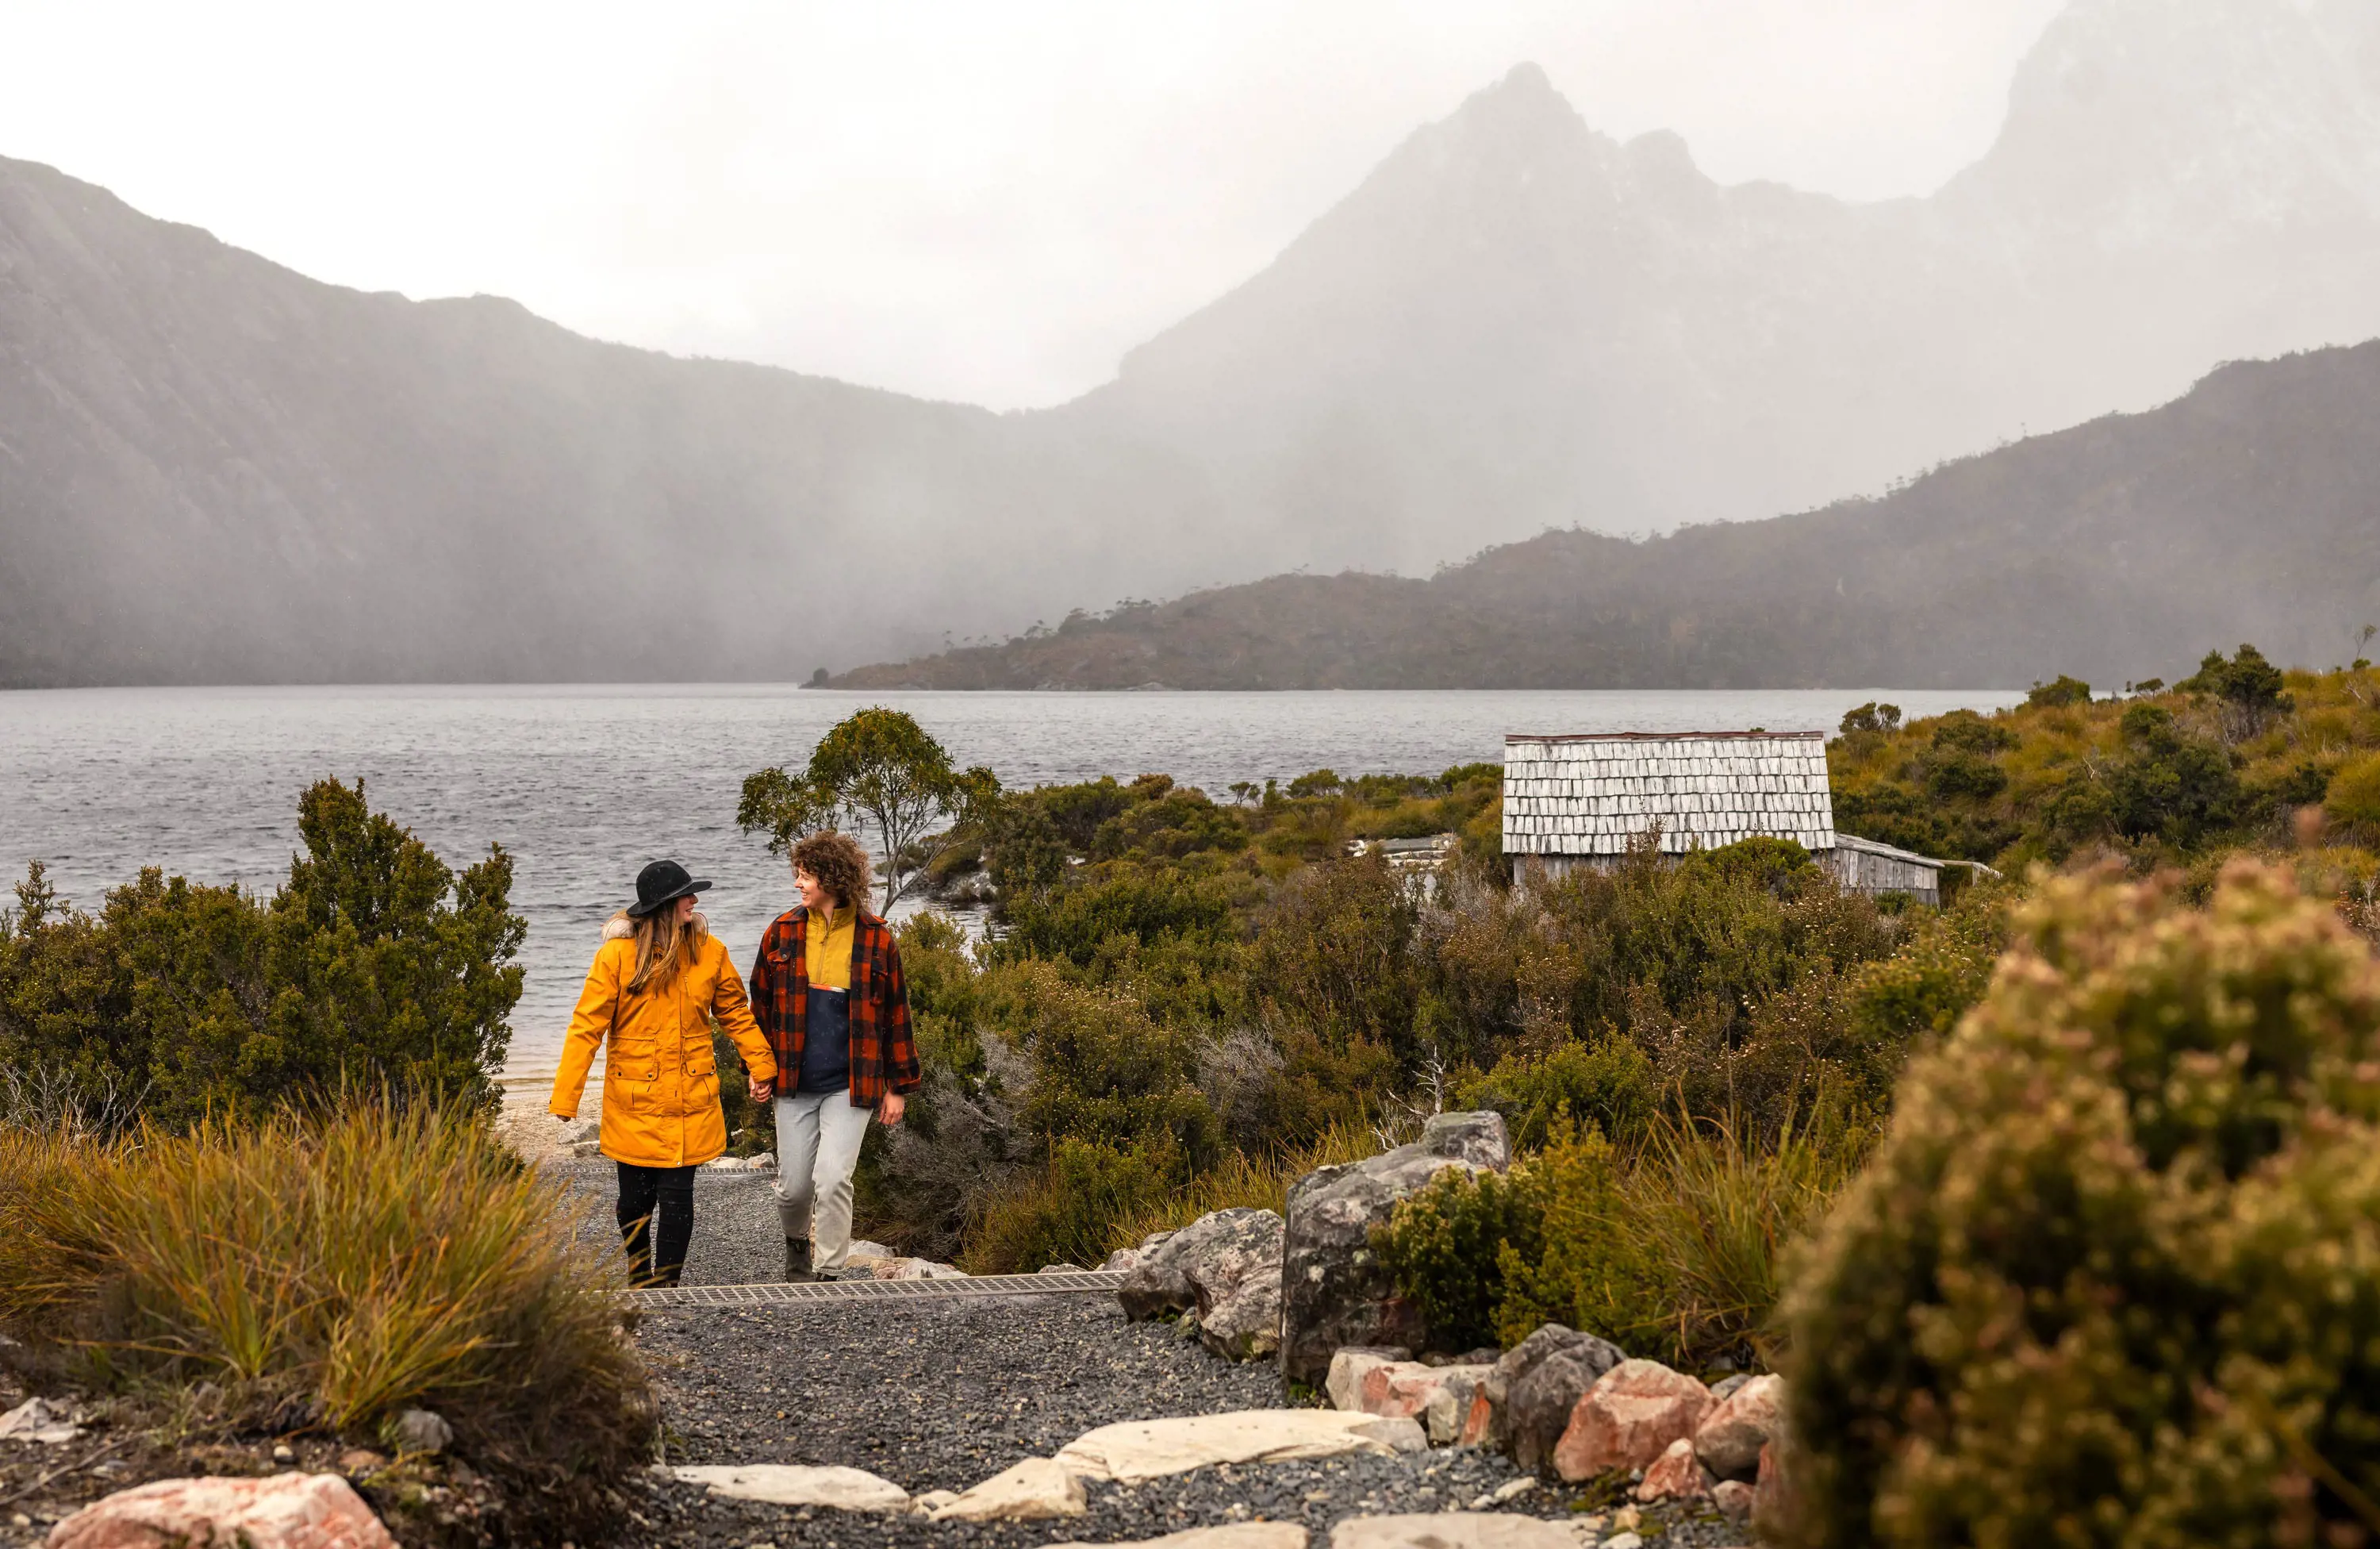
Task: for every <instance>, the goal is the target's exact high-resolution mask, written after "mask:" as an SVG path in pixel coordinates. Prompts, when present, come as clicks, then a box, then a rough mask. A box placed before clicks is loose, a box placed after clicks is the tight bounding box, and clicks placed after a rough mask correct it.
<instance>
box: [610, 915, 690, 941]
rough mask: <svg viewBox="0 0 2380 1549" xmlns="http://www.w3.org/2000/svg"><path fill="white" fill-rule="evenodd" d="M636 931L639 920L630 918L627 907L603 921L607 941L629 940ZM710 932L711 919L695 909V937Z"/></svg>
mask: <svg viewBox="0 0 2380 1549" xmlns="http://www.w3.org/2000/svg"><path fill="white" fill-rule="evenodd" d="M636 933H637V922H636V921H633V920H631V919H629V918H628V911H627V910H626V909H622V910H621V911H620V912H619V913H617V914H615V915H613V916H612V918H611V919H609V920H606V921H603V939H604V940H605V941H625V940H627V939H628V938H629V937H630V936H632V935H635V934H636ZM694 934H695V939H697V940H700V939H701V938H702V937H704V936H707V935H709V934H710V920H708V919H707V918H705V917H704V915H703V912H702V911H701V910H700V909H697V910H695V911H694Z"/></svg>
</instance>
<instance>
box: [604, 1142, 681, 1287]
mask: <svg viewBox="0 0 2380 1549" xmlns="http://www.w3.org/2000/svg"><path fill="white" fill-rule="evenodd" d="M615 1165H617V1166H618V1167H619V1169H620V1202H619V1204H618V1205H617V1206H616V1207H615V1214H617V1215H618V1217H619V1221H620V1238H621V1240H622V1241H623V1242H625V1243H626V1244H627V1248H628V1273H629V1275H630V1276H631V1277H632V1278H633V1279H634V1280H635V1281H636V1283H637V1285H639V1286H674V1285H676V1284H677V1277H678V1272H679V1271H680V1270H683V1269H684V1268H685V1267H686V1243H687V1242H689V1241H691V1240H692V1239H693V1237H694V1169H693V1168H692V1167H639V1166H637V1165H636V1164H634V1163H632V1162H621V1163H617V1164H615ZM656 1210H658V1211H659V1213H660V1214H661V1218H662V1220H661V1230H660V1234H659V1236H660V1238H661V1240H660V1242H659V1243H658V1244H656V1243H655V1242H654V1241H653V1237H654V1232H653V1227H652V1223H653V1215H654V1213H655V1212H656Z"/></svg>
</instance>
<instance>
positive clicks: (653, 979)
mask: <svg viewBox="0 0 2380 1549" xmlns="http://www.w3.org/2000/svg"><path fill="white" fill-rule="evenodd" d="M612 924H613V929H614V930H617V929H618V928H619V927H620V926H622V925H624V924H625V926H626V927H627V929H626V930H625V932H623V934H625V935H626V936H628V937H630V938H631V939H632V940H634V941H635V942H636V944H637V971H636V972H634V973H632V974H630V975H629V976H628V990H629V993H630V994H639V993H641V992H642V991H643V990H644V989H645V988H646V986H648V985H650V986H651V987H652V988H654V989H657V990H658V989H661V988H662V987H663V986H665V985H666V984H668V983H669V982H670V981H671V980H673V979H674V978H676V977H677V970H679V969H682V968H691V967H692V966H693V965H694V960H695V957H696V956H697V955H698V953H699V952H700V950H701V947H702V938H703V937H704V935H706V934H708V933H709V932H710V925H709V923H708V922H707V921H704V919H703V918H702V914H701V912H700V911H699V910H697V911H696V912H695V913H693V914H691V915H688V916H687V917H686V923H685V924H684V925H682V926H681V925H679V924H677V902H676V900H675V899H672V900H671V901H670V902H668V903H666V904H663V905H662V907H661V908H659V909H655V910H653V911H652V912H651V913H650V914H648V915H644V916H642V917H638V916H636V915H632V914H629V913H628V912H627V911H626V910H625V909H624V910H622V911H621V912H620V913H618V914H615V915H613V917H612Z"/></svg>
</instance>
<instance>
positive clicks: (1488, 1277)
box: [1373, 1165, 1551, 1354]
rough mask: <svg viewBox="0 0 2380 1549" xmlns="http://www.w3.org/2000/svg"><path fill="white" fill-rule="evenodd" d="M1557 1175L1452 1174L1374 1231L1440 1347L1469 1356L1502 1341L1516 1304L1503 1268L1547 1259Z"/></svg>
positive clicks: (1539, 1170) (1523, 1170) (1542, 1171)
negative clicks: (1507, 1262)
mask: <svg viewBox="0 0 2380 1549" xmlns="http://www.w3.org/2000/svg"><path fill="white" fill-rule="evenodd" d="M1550 1171H1551V1169H1548V1168H1543V1167H1532V1166H1528V1165H1523V1166H1520V1167H1516V1168H1514V1169H1513V1170H1512V1173H1511V1174H1510V1175H1508V1176H1503V1177H1500V1176H1498V1175H1497V1174H1495V1173H1481V1174H1477V1175H1474V1174H1471V1173H1468V1172H1465V1171H1463V1169H1462V1168H1459V1167H1450V1168H1448V1169H1447V1170H1446V1171H1444V1172H1442V1173H1440V1174H1439V1176H1438V1177H1436V1178H1434V1179H1432V1180H1431V1181H1430V1183H1429V1186H1428V1187H1427V1188H1426V1189H1422V1190H1421V1191H1420V1192H1419V1193H1417V1194H1415V1195H1414V1196H1412V1197H1411V1198H1410V1199H1407V1200H1405V1201H1403V1202H1402V1203H1401V1204H1399V1206H1398V1207H1397V1210H1396V1213H1395V1214H1393V1215H1391V1216H1390V1218H1389V1222H1388V1224H1387V1225H1386V1226H1381V1227H1378V1228H1377V1229H1376V1230H1375V1231H1374V1233H1373V1248H1374V1250H1376V1251H1378V1254H1379V1256H1380V1262H1382V1263H1384V1264H1386V1265H1388V1266H1389V1268H1390V1272H1391V1273H1393V1274H1394V1275H1396V1277H1397V1284H1398V1286H1399V1287H1401V1288H1402V1289H1403V1292H1404V1294H1405V1296H1406V1297H1407V1298H1408V1299H1411V1300H1412V1302H1413V1304H1414V1306H1415V1309H1417V1310H1418V1311H1420V1313H1421V1315H1422V1320H1423V1322H1424V1323H1426V1324H1427V1327H1428V1329H1429V1339H1430V1344H1431V1345H1432V1346H1433V1347H1435V1348H1438V1349H1440V1350H1443V1351H1446V1352H1447V1353H1449V1354H1461V1353H1462V1352H1463V1351H1466V1350H1473V1349H1476V1348H1480V1347H1481V1346H1484V1345H1493V1344H1497V1343H1500V1331H1499V1329H1498V1327H1497V1323H1498V1320H1499V1315H1500V1312H1501V1311H1502V1310H1503V1308H1504V1306H1505V1304H1506V1303H1507V1301H1509V1300H1511V1298H1509V1297H1508V1296H1507V1295H1506V1294H1505V1287H1504V1282H1503V1277H1502V1275H1501V1273H1500V1269H1499V1263H1500V1260H1501V1259H1502V1258H1503V1256H1504V1255H1506V1254H1508V1253H1509V1254H1511V1255H1512V1256H1513V1257H1514V1259H1515V1260H1516V1261H1518V1262H1523V1263H1534V1262H1537V1261H1538V1260H1539V1259H1541V1258H1542V1257H1543V1256H1544V1250H1545V1233H1546V1205H1547V1199H1546V1196H1547V1192H1548V1189H1547V1186H1548V1182H1549V1181H1550V1179H1549V1176H1548V1175H1549V1173H1550ZM1540 1321H1541V1322H1542V1321H1545V1320H1540ZM1530 1326H1531V1327H1535V1326H1536V1325H1535V1324H1531V1325H1530Z"/></svg>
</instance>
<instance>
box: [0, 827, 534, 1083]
mask: <svg viewBox="0 0 2380 1549" xmlns="http://www.w3.org/2000/svg"><path fill="white" fill-rule="evenodd" d="M297 831H298V835H299V837H300V839H301V840H302V841H303V843H304V845H305V851H304V853H303V854H301V855H298V856H297V857H295V858H294V859H293V860H291V861H290V865H289V876H288V880H287V881H286V882H285V883H284V884H283V885H282V887H281V888H280V890H279V891H278V892H276V893H274V894H273V896H271V897H269V898H265V897H259V896H256V895H253V894H250V893H247V892H244V891H242V890H241V889H240V888H238V887H237V886H231V887H208V886H201V885H197V884H191V883H188V882H186V881H184V880H183V879H181V878H180V877H175V878H171V879H168V878H166V877H165V876H164V875H163V874H162V873H161V872H157V871H155V870H151V871H146V872H142V873H141V874H140V878H139V880H137V881H135V882H133V883H131V884H128V885H126V886H123V887H119V888H117V889H116V890H115V891H114V892H113V893H110V894H109V895H108V896H107V901H106V904H105V906H104V907H103V909H101V911H100V912H99V913H98V914H97V915H96V916H93V915H89V914H83V913H79V912H77V911H74V910H71V909H66V908H64V907H63V906H62V905H60V903H59V902H58V900H57V897H56V895H55V891H54V890H53V889H52V888H51V887H50V885H49V883H48V881H47V879H46V878H45V877H44V876H43V875H42V870H41V868H40V867H39V865H36V866H34V867H33V869H32V871H31V872H30V874H29V875H28V877H27V878H26V880H25V882H24V883H23V884H20V885H19V886H18V889H17V898H18V908H17V909H14V910H12V911H10V912H9V913H7V914H6V915H5V916H0V1066H6V1067H7V1068H9V1069H12V1070H19V1071H41V1072H43V1073H45V1077H47V1078H55V1079H62V1080H65V1081H67V1082H68V1083H70V1084H71V1085H72V1086H73V1087H74V1088H75V1089H76V1090H78V1091H81V1092H123V1093H133V1094H137V1095H138V1097H139V1099H140V1113H141V1116H143V1117H145V1118H147V1119H149V1120H151V1121H152V1122H154V1123H157V1124H161V1125H165V1126H169V1127H175V1128H187V1127H188V1126H190V1125H193V1124H196V1123H198V1122H199V1121H200V1119H202V1118H204V1117H206V1116H210V1115H212V1116H217V1117H224V1116H245V1117H254V1116H259V1115H261V1114H263V1113H265V1112H267V1111H269V1110H271V1109H272V1108H273V1107H275V1106H277V1105H279V1104H284V1103H287V1102H292V1101H296V1102H300V1103H303V1102H308V1101H321V1100H325V1099H328V1098H330V1097H331V1096H333V1095H334V1094H335V1093H336V1092H338V1091H339V1090H340V1089H341V1088H342V1087H343V1086H344V1085H345V1084H346V1083H347V1082H349V1081H353V1080H359V1081H363V1082H366V1083H368V1084H370V1085H374V1086H381V1085H385V1086H388V1087H390V1088H393V1089H395V1090H397V1091H400V1092H406V1093H408V1094H411V1095H415V1096H419V1097H424V1098H427V1099H430V1100H432V1101H436V1102H441V1103H460V1104H466V1105H468V1106H474V1107H480V1108H492V1107H493V1106H494V1105H495V1104H496V1102H497V1092H496V1084H495V1077H496V1073H497V1072H498V1071H499V1070H500V1069H501V1068H502V1067H503V1065H504V1049H505V1045H506V1043H507V1042H508V1041H509V1039H510V1032H509V1030H508V1029H507V1027H506V1025H505V1018H507V1017H509V1016H510V1015H511V1013H512V1008H513V1006H514V1005H515V1003H516V1002H517V1001H518V1000H519V999H520V992H521V970H520V969H519V968H518V967H517V966H516V965H514V963H513V960H512V959H513V957H515V956H516V954H517V953H518V951H519V949H520V945H521V940H522V936H523V934H524V933H525V932H526V930H527V926H526V924H525V923H524V921H522V920H521V918H520V916H518V915H516V914H514V913H513V912H511V909H510V908H509V906H508V903H507V897H508V895H509V894H510V892H511V888H512V860H511V858H510V857H509V856H507V855H505V854H504V851H503V849H502V848H493V847H492V848H491V849H490V851H489V853H488V856H487V858H486V859H485V860H481V861H480V862H479V863H478V864H477V865H474V866H471V867H469V868H468V869H467V870H465V871H463V872H460V873H457V872H452V871H449V870H448V869H447V868H446V866H445V865H444V864H443V862H441V861H440V860H439V859H438V857H437V856H436V855H434V854H432V853H431V850H430V848H429V847H428V846H426V845H424V844H422V843H421V841H419V839H417V838H415V837H414V836H413V835H411V834H410V833H408V832H407V831H406V830H405V829H402V828H400V827H398V826H397V825H396V824H395V823H393V822H391V821H390V820H389V819H388V818H387V817H385V816H383V815H382V814H380V813H377V812H373V811H370V808H369V807H367V806H366V805H365V802H364V793H363V787H362V786H361V785H360V784H358V785H357V786H355V787H352V788H350V787H346V786H343V785H341V784H339V783H338V782H337V781H335V780H325V781H323V782H322V783H320V784H318V785H316V786H314V787H311V788H310V789H309V790H308V791H307V792H306V793H305V795H304V796H303V797H302V798H301V799H299V801H298V807H297Z"/></svg>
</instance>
